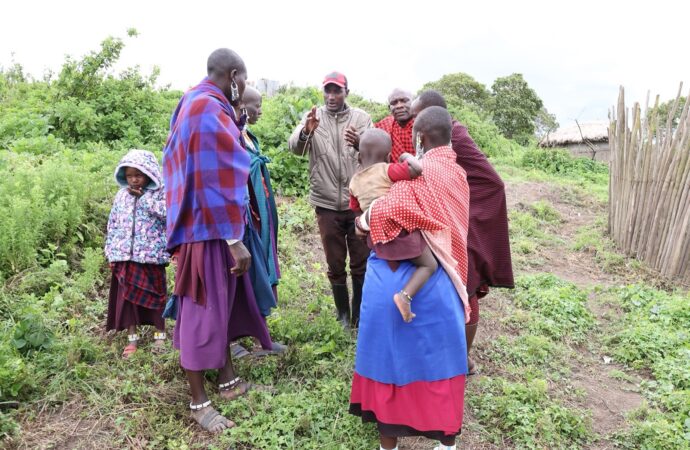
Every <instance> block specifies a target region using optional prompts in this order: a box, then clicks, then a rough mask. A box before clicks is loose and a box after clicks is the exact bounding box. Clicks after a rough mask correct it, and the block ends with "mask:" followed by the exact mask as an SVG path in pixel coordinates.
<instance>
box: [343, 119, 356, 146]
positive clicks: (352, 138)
mask: <svg viewBox="0 0 690 450" xmlns="http://www.w3.org/2000/svg"><path fill="white" fill-rule="evenodd" d="M345 142H347V143H348V144H350V145H351V146H352V147H354V148H356V149H358V148H359V132H358V131H357V129H356V128H355V127H353V126H352V125H350V126H349V127H347V128H345Z"/></svg>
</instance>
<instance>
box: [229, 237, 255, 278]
mask: <svg viewBox="0 0 690 450" xmlns="http://www.w3.org/2000/svg"><path fill="white" fill-rule="evenodd" d="M230 254H231V255H232V259H234V260H235V266H234V267H231V268H230V273H231V274H232V275H237V276H240V275H244V274H245V273H246V272H247V270H249V266H251V264H252V255H251V254H249V251H248V250H247V247H245V246H244V244H243V243H242V241H237V242H235V243H234V244H232V245H231V246H230Z"/></svg>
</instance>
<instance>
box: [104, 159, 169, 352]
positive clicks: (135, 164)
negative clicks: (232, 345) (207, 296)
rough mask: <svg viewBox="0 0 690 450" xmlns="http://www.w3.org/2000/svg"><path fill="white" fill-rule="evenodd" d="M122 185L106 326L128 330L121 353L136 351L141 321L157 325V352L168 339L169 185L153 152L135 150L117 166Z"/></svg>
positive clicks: (109, 250) (108, 249) (111, 246)
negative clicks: (166, 229) (166, 205)
mask: <svg viewBox="0 0 690 450" xmlns="http://www.w3.org/2000/svg"><path fill="white" fill-rule="evenodd" d="M115 181H116V182H117V184H118V185H120V190H119V191H118V193H117V195H116V196H115V200H114V201H113V208H112V209H111V210H110V217H109V219H108V236H107V238H106V244H105V255H106V257H107V258H108V261H109V262H110V267H111V270H112V272H113V276H112V281H111V284H110V301H109V304H108V319H107V323H106V329H107V330H117V331H121V330H127V333H128V340H129V344H128V345H127V346H126V347H125V349H124V351H123V353H122V357H123V358H127V357H129V355H131V354H132V353H134V352H135V351H136V350H137V342H138V340H139V337H138V335H137V326H139V325H153V326H154V327H156V329H157V330H158V331H157V332H156V333H154V340H155V343H154V344H153V350H154V351H158V352H159V351H162V350H163V349H164V343H165V320H164V319H163V317H162V316H161V313H162V312H163V308H164V307H165V301H166V285H165V266H166V265H167V264H168V260H169V256H168V253H167V252H166V250H165V247H166V240H165V190H164V189H163V180H162V177H161V173H160V168H159V167H158V161H157V160H156V157H155V156H154V155H153V153H151V152H148V151H146V150H130V151H129V153H127V154H126V155H125V156H124V157H123V158H122V160H120V163H119V164H118V165H117V168H116V169H115Z"/></svg>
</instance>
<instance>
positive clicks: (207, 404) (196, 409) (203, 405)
mask: <svg viewBox="0 0 690 450" xmlns="http://www.w3.org/2000/svg"><path fill="white" fill-rule="evenodd" d="M209 405H211V400H206V401H205V402H204V403H199V404H197V405H193V404H192V402H189V409H191V410H192V411H199V410H200V409H204V408H206V407H207V406H209Z"/></svg>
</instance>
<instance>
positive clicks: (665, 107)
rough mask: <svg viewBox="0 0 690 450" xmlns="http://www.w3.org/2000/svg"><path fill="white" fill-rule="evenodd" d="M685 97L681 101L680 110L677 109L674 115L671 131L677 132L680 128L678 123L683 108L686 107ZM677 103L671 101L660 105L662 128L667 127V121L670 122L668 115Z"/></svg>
mask: <svg viewBox="0 0 690 450" xmlns="http://www.w3.org/2000/svg"><path fill="white" fill-rule="evenodd" d="M685 101H686V98H685V97H681V98H680V101H679V103H678V108H677V109H676V112H675V113H674V114H673V119H672V123H671V129H673V130H675V129H676V128H677V127H678V122H679V121H680V115H681V114H682V112H683V106H685ZM674 103H675V99H674V100H669V101H667V102H664V103H662V104H660V105H659V124H660V125H661V126H664V127H665V126H666V121H667V120H668V115H669V113H670V112H671V109H672V108H673V104H674Z"/></svg>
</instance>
